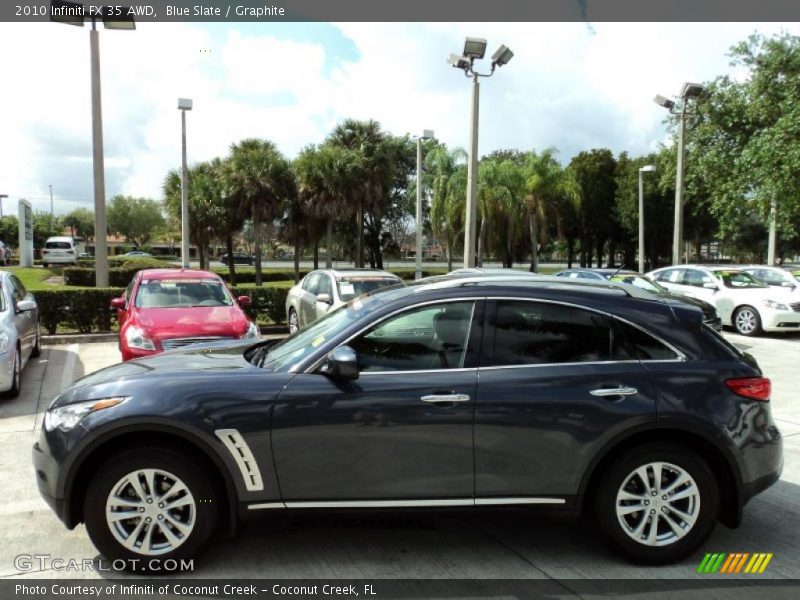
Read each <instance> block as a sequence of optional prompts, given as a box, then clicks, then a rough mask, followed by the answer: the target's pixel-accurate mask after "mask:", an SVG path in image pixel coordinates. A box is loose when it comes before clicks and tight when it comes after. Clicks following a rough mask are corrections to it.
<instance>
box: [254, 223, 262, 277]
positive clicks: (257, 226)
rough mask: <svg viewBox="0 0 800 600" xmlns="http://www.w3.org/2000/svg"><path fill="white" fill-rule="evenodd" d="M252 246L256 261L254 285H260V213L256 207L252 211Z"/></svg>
mask: <svg viewBox="0 0 800 600" xmlns="http://www.w3.org/2000/svg"><path fill="white" fill-rule="evenodd" d="M253 246H254V250H255V252H254V254H255V262H256V285H257V286H259V287H261V285H262V279H261V213H260V211H259V210H258V207H256V208H255V210H254V211H253Z"/></svg>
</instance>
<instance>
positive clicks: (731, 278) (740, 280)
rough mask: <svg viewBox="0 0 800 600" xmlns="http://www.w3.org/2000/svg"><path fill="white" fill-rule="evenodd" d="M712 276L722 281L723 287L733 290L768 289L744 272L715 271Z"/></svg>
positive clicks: (761, 282) (764, 284)
mask: <svg viewBox="0 0 800 600" xmlns="http://www.w3.org/2000/svg"><path fill="white" fill-rule="evenodd" d="M714 275H715V276H716V277H717V278H718V279H721V280H722V283H724V284H725V287H729V288H734V289H743V288H765V287H769V286H768V285H767V284H766V283H764V282H763V281H761V280H759V279H756V278H755V277H753V276H752V275H750V273H745V272H744V271H715V272H714Z"/></svg>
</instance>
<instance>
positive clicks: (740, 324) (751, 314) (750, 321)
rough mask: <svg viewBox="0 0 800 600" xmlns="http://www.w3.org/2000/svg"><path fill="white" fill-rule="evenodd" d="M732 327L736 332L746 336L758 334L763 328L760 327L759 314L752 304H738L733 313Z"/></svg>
mask: <svg viewBox="0 0 800 600" xmlns="http://www.w3.org/2000/svg"><path fill="white" fill-rule="evenodd" d="M733 328H734V329H735V330H736V333H738V334H740V335H746V336H754V335H760V334H761V333H762V332H763V331H764V330H763V329H762V327H761V315H759V314H758V311H757V310H756V309H755V308H753V307H752V306H747V305H745V306H740V307H739V308H737V309H736V311H734V313H733Z"/></svg>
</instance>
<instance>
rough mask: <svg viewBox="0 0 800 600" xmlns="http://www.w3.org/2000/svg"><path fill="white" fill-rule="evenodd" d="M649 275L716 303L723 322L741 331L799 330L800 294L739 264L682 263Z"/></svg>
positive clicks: (687, 293) (670, 285) (676, 290)
mask: <svg viewBox="0 0 800 600" xmlns="http://www.w3.org/2000/svg"><path fill="white" fill-rule="evenodd" d="M648 275H649V276H650V277H651V278H653V279H655V280H656V281H658V283H660V284H661V285H663V286H664V287H666V288H667V289H669V290H670V291H672V292H675V293H678V294H684V295H685V296H691V297H692V298H699V299H700V300H705V301H706V302H710V303H711V304H713V305H714V306H715V307H716V309H717V313H718V314H719V317H720V319H722V324H723V325H728V326H731V327H733V328H734V329H735V330H736V331H737V332H738V333H740V334H742V335H758V334H760V333H761V332H762V331H769V332H786V331H800V296H798V294H796V293H794V292H792V291H791V290H790V289H789V288H775V287H770V286H768V285H767V284H766V283H764V282H763V281H761V280H760V279H757V278H756V277H754V276H752V275H750V274H749V273H746V272H745V271H744V270H742V269H739V268H729V267H724V266H702V265H680V266H674V267H665V268H663V269H656V270H655V271H651V272H650V273H648Z"/></svg>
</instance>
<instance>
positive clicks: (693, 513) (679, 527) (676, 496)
mask: <svg viewBox="0 0 800 600" xmlns="http://www.w3.org/2000/svg"><path fill="white" fill-rule="evenodd" d="M616 511H617V519H618V520H619V524H620V526H621V527H622V530H623V531H624V532H625V533H626V534H627V535H628V537H630V538H631V539H633V540H634V541H636V542H638V543H640V544H644V545H646V546H667V545H669V544H673V543H675V542H677V541H678V540H681V539H682V538H684V537H685V536H686V535H687V534H688V533H689V532H690V531H691V530H692V528H693V527H694V525H695V523H696V522H697V518H698V515H699V513H700V491H699V489H698V486H697V483H696V482H695V480H694V479H693V478H692V476H691V475H689V473H688V472H687V471H686V470H684V469H682V468H681V467H678V466H676V465H674V464H671V463H667V462H651V463H647V464H645V465H642V466H640V467H638V468H636V469H635V470H633V471H632V472H631V473H629V474H628V476H627V477H625V479H624V480H623V483H622V485H621V486H620V488H619V490H618V492H617V498H616Z"/></svg>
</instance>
